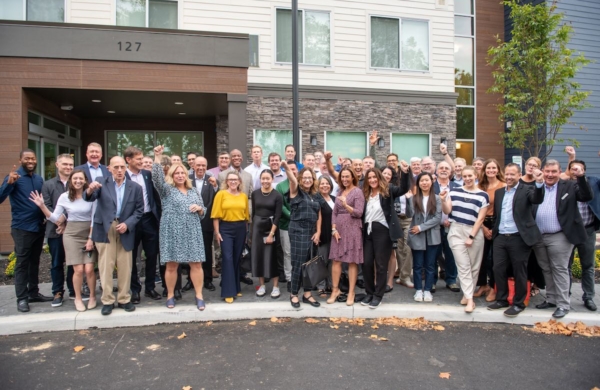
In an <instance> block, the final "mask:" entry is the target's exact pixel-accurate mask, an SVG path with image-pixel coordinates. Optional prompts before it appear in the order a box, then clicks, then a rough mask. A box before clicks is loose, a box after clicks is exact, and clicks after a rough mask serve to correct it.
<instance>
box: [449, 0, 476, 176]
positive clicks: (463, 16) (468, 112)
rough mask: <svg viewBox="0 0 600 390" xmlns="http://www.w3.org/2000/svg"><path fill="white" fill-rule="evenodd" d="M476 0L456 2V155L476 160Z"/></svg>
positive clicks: (468, 161) (468, 159)
mask: <svg viewBox="0 0 600 390" xmlns="http://www.w3.org/2000/svg"><path fill="white" fill-rule="evenodd" d="M473 6H474V2H473V0H455V1H454V14H455V15H454V35H455V37H454V84H455V86H456V88H455V91H456V93H457V94H458V100H457V101H456V139H457V142H456V156H457V157H462V158H464V159H465V160H466V161H467V163H469V164H470V163H471V161H473V156H474V149H475V142H474V140H475V115H476V114H475V113H476V109H475V100H476V99H475V52H474V50H473V48H474V47H475V17H474V11H475V10H474V8H473Z"/></svg>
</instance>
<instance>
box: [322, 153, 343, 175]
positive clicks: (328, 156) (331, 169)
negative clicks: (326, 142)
mask: <svg viewBox="0 0 600 390" xmlns="http://www.w3.org/2000/svg"><path fill="white" fill-rule="evenodd" d="M331 156H332V154H331V152H325V154H324V155H323V157H325V165H327V172H329V175H330V176H331V177H332V178H334V179H335V180H337V178H338V175H339V173H338V172H336V170H335V169H334V167H333V163H332V162H331Z"/></svg>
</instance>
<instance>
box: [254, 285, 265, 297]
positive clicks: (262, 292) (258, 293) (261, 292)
mask: <svg viewBox="0 0 600 390" xmlns="http://www.w3.org/2000/svg"><path fill="white" fill-rule="evenodd" d="M266 293H267V290H266V289H265V286H264V285H262V286H260V287H259V289H258V290H256V296H257V297H264V296H265V294H266Z"/></svg>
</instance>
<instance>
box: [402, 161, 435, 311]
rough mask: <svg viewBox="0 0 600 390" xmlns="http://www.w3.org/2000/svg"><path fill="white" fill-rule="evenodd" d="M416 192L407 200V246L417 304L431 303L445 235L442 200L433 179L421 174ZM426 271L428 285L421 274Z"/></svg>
mask: <svg viewBox="0 0 600 390" xmlns="http://www.w3.org/2000/svg"><path fill="white" fill-rule="evenodd" d="M416 182H417V192H416V193H415V195H414V196H410V194H409V195H408V196H407V197H408V202H407V203H408V207H407V216H412V220H411V223H410V230H409V233H408V246H409V247H410V249H411V250H412V258H413V280H414V285H415V290H416V292H415V297H414V299H415V301H417V302H423V301H425V302H432V301H433V295H431V288H432V286H433V282H434V277H435V266H436V258H437V253H438V249H439V246H440V244H441V243H442V236H441V234H440V223H441V221H442V201H441V200H440V197H439V196H438V195H436V194H435V193H434V191H433V188H432V187H433V183H434V180H433V176H432V175H431V174H429V173H427V172H422V173H421V174H420V175H419V176H417V180H416ZM423 269H425V286H423V282H422V279H421V273H422V271H423Z"/></svg>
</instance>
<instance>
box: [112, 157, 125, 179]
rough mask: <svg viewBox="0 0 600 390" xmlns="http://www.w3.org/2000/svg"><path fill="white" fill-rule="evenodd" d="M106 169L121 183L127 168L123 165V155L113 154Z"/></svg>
mask: <svg viewBox="0 0 600 390" xmlns="http://www.w3.org/2000/svg"><path fill="white" fill-rule="evenodd" d="M108 169H109V170H110V172H111V173H112V175H113V179H114V180H115V181H116V182H117V183H118V184H121V183H122V182H123V180H125V170H126V169H127V167H126V166H125V159H123V157H120V156H114V157H113V158H111V159H110V165H109V166H108Z"/></svg>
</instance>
